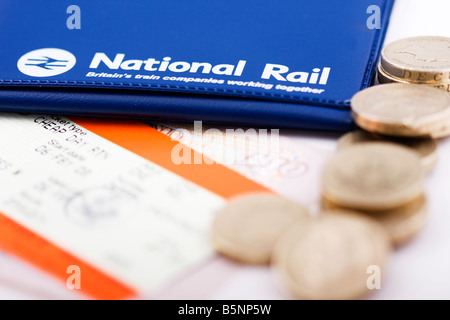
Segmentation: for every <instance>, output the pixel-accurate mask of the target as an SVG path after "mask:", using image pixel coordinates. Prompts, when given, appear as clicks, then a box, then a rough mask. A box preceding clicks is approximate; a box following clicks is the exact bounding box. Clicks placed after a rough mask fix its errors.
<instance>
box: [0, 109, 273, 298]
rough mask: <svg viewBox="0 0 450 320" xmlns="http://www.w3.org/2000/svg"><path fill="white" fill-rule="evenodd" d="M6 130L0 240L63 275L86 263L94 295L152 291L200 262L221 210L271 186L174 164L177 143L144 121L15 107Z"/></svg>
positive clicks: (1, 127) (84, 281)
mask: <svg viewBox="0 0 450 320" xmlns="http://www.w3.org/2000/svg"><path fill="white" fill-rule="evenodd" d="M0 136H1V137H2V138H1V139H0V180H1V181H2V183H1V184H0V212H1V215H0V248H1V249H3V250H5V251H7V252H11V253H13V254H15V255H17V256H20V257H21V258H23V259H25V260H28V261H31V262H32V263H34V264H35V265H37V266H38V267H40V268H42V269H44V270H46V271H48V272H50V273H52V274H53V275H55V276H56V277H58V278H60V279H61V280H65V279H67V277H68V274H67V268H68V267H69V266H76V267H79V270H81V277H80V279H81V291H82V292H84V293H85V294H87V295H88V296H90V297H94V298H114V299H116V298H119V299H120V298H128V297H132V296H136V295H139V294H142V293H146V294H148V293H149V292H152V291H154V290H158V289H159V288H161V287H163V286H164V285H166V284H167V283H168V282H170V281H171V280H173V279H174V278H175V277H178V276H181V275H182V274H183V273H186V272H188V271H189V270H191V269H192V268H194V267H195V266H198V265H199V264H200V263H202V262H204V261H206V260H207V259H208V258H211V257H212V256H213V254H214V252H213V249H212V246H211V244H210V241H209V224H210V222H211V220H212V217H213V214H214V212H215V210H217V209H218V208H219V207H220V206H222V205H224V203H225V201H226V200H227V199H228V198H230V197H233V196H235V195H238V194H241V193H243V192H255V191H268V190H267V189H266V188H264V187H262V186H260V185H258V184H257V183H254V182H252V181H250V180H249V179H246V178H244V177H243V176H241V175H239V174H238V173H236V172H234V171H232V170H230V169H228V168H226V167H224V166H221V165H220V164H215V165H200V166H188V165H185V166H183V165H176V164H174V163H173V162H172V161H171V158H170V155H171V152H170V151H171V149H172V148H173V147H174V146H175V145H176V144H177V143H178V142H174V141H171V139H170V138H169V137H167V136H165V135H164V134H162V133H160V132H158V131H157V130H155V129H153V128H151V127H149V126H147V125H145V124H142V123H138V122H132V121H122V122H121V121H119V120H117V121H105V120H85V119H75V120H74V119H67V118H63V117H59V116H43V115H16V114H7V115H4V116H2V117H1V118H0ZM214 179H217V181H215V180H214ZM230 186H235V187H230Z"/></svg>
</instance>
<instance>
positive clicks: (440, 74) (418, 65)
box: [381, 36, 450, 84]
mask: <svg viewBox="0 0 450 320" xmlns="http://www.w3.org/2000/svg"><path fill="white" fill-rule="evenodd" d="M381 66H382V68H383V70H385V71H386V73H387V74H389V75H391V76H393V77H395V78H399V79H403V80H406V81H408V82H413V83H439V84H441V83H450V38H447V37H435V36H421V37H412V38H405V39H401V40H398V41H395V42H392V43H390V44H388V45H386V46H385V47H384V48H383V50H382V52H381Z"/></svg>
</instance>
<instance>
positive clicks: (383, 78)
mask: <svg viewBox="0 0 450 320" xmlns="http://www.w3.org/2000/svg"><path fill="white" fill-rule="evenodd" d="M377 75H378V82H379V83H381V84H385V83H409V82H408V81H406V80H402V79H400V78H395V77H393V76H391V75H389V74H388V73H387V72H386V71H384V70H383V67H381V64H380V63H379V64H378V73H377Z"/></svg>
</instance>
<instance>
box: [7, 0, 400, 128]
mask: <svg viewBox="0 0 450 320" xmlns="http://www.w3.org/2000/svg"><path fill="white" fill-rule="evenodd" d="M393 2H394V1H393V0H314V1H311V0H239V1H237V0H227V1H220V0H209V1H208V0H186V1H181V0H164V1H151V0H149V1H144V0H142V1H138V0H135V1H104V0H103V1H102V0H97V1H87V0H77V1H70V2H69V1H63V0H59V1H55V0H22V1H17V0H0V110H1V111H7V112H20V113H46V114H62V115H85V116H104V117H122V118H136V119H157V120H164V121H167V120H176V121H192V120H203V121H205V122H209V123H215V124H232V125H243V126H256V127H270V128H294V129H295V128H297V129H311V130H331V131H345V130H348V129H350V128H351V127H352V126H353V123H352V119H351V116H350V99H351V97H352V96H353V95H354V94H355V93H357V92H358V91H360V90H361V89H364V88H366V87H368V86H370V85H371V84H372V81H373V78H374V74H375V69H376V63H377V60H378V57H379V53H380V50H381V47H382V44H383V40H384V36H385V32H386V29H387V25H388V22H389V16H390V13H391V10H392V6H393Z"/></svg>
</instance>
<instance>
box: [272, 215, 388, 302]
mask: <svg viewBox="0 0 450 320" xmlns="http://www.w3.org/2000/svg"><path fill="white" fill-rule="evenodd" d="M390 249H391V245H390V241H389V237H388V235H387V233H386V231H385V230H384V228H383V227H382V226H381V225H380V224H379V223H378V222H376V221H375V220H373V219H371V218H369V217H366V216H363V215H360V214H358V213H351V212H349V211H344V210H339V211H336V210H333V211H325V212H323V213H322V214H321V215H320V216H319V217H318V218H317V219H314V220H311V221H309V222H307V223H296V224H294V225H293V226H292V227H291V228H289V229H288V230H287V231H286V232H285V233H284V234H283V236H282V237H281V238H280V240H279V241H278V242H277V244H276V245H275V247H274V252H273V258H272V268H273V272H274V275H275V278H276V281H277V282H278V284H279V285H280V287H281V288H283V290H285V291H287V293H289V294H290V296H291V297H293V298H294V299H310V300H346V299H359V298H362V297H364V296H365V295H366V294H368V293H369V289H368V286H367V279H368V276H369V275H368V273H367V270H368V268H369V267H371V266H377V267H379V268H380V269H382V268H383V266H384V264H385V262H386V261H387V259H388V256H389V253H390Z"/></svg>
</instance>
